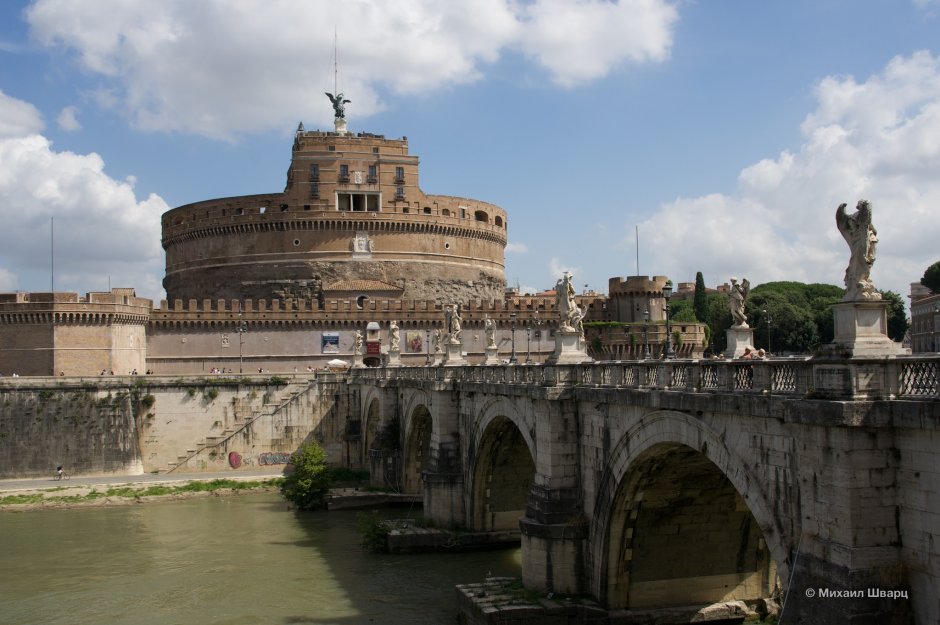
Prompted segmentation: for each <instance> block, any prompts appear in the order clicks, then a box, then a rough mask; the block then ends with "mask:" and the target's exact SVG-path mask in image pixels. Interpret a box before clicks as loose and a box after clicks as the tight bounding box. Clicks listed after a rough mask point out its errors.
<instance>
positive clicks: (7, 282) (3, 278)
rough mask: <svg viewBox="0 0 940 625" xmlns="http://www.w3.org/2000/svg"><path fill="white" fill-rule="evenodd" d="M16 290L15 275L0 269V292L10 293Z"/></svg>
mask: <svg viewBox="0 0 940 625" xmlns="http://www.w3.org/2000/svg"><path fill="white" fill-rule="evenodd" d="M14 290H16V275H15V274H13V273H11V272H9V271H7V270H6V269H4V268H3V267H0V291H2V292H10V291H14Z"/></svg>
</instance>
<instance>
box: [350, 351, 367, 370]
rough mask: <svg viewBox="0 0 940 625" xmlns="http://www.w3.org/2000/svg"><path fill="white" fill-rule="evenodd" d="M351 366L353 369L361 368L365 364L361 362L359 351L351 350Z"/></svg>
mask: <svg viewBox="0 0 940 625" xmlns="http://www.w3.org/2000/svg"><path fill="white" fill-rule="evenodd" d="M352 366H353V369H362V368H363V367H365V365H364V364H362V354H360V353H359V352H353V364H352Z"/></svg>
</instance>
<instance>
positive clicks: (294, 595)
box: [0, 494, 520, 625]
mask: <svg viewBox="0 0 940 625" xmlns="http://www.w3.org/2000/svg"><path fill="white" fill-rule="evenodd" d="M384 512H388V515H389V516H396V515H402V514H405V513H407V512H408V511H407V510H388V511H383V513H384ZM413 514H414V513H413V512H412V515H413ZM359 538H360V537H359V534H358V532H357V531H356V512H354V511H338V512H309V513H298V512H293V511H289V510H287V506H286V505H285V503H284V501H283V500H282V499H281V498H280V496H279V495H276V494H257V495H237V496H236V495H232V496H220V497H205V498H198V499H189V500H185V501H177V502H160V503H146V504H142V505H134V506H121V507H114V508H76V509H71V510H52V511H50V510H40V511H28V512H0V563H2V566H0V623H24V624H60V623H61V624H63V625H65V624H68V625H81V624H88V625H92V624H94V625H112V624H117V623H121V624H123V623H127V624H134V625H158V624H159V625H168V624H179V625H193V624H199V625H209V624H225V625H241V624H245V625H248V624H250V625H260V624H285V625H306V624H311V625H313V624H316V625H332V624H340V625H353V624H355V625H360V624H362V625H368V624H373V623H374V624H383V625H395V624H411V623H414V624H418V623H420V624H422V625H424V624H437V623H442V624H448V625H450V624H453V623H455V622H456V620H455V614H456V599H455V591H454V585H455V584H458V583H467V582H476V581H482V580H483V578H484V576H485V575H486V574H487V573H488V572H492V573H493V574H494V575H513V576H518V575H519V571H520V552H519V550H518V549H512V550H501V551H483V552H472V553H462V554H419V555H395V556H392V555H380V554H373V553H369V552H367V551H364V550H363V549H362V548H361V547H360V546H359Z"/></svg>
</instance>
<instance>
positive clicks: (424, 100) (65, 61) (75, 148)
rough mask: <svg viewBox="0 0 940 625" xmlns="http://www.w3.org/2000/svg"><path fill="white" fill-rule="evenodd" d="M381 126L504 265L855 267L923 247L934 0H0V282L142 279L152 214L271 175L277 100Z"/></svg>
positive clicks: (4, 285)
mask: <svg viewBox="0 0 940 625" xmlns="http://www.w3.org/2000/svg"><path fill="white" fill-rule="evenodd" d="M334 31H335V32H336V33H338V49H339V68H340V72H339V87H340V89H341V90H342V91H343V92H344V93H345V94H346V97H347V98H349V99H351V100H352V104H350V105H348V106H347V119H348V121H349V126H350V129H351V130H354V131H367V132H375V133H381V134H385V135H386V136H390V137H400V136H407V137H408V139H409V144H410V148H411V151H412V153H415V154H418V155H419V156H420V158H421V180H420V185H421V187H422V189H423V190H424V191H426V192H428V193H436V194H446V195H459V196H465V197H472V198H476V199H480V200H485V201H488V202H493V203H495V204H498V205H500V206H502V207H503V208H505V209H506V210H507V211H508V214H509V239H510V246H509V248H508V250H507V254H506V265H507V266H506V277H507V280H508V281H509V283H510V284H513V285H514V284H519V285H520V286H522V287H523V288H530V289H543V288H550V287H551V286H552V285H553V284H554V282H555V280H556V279H557V277H558V276H559V275H560V274H561V272H562V271H564V270H570V271H572V272H573V273H574V278H575V281H576V283H578V284H580V285H590V287H591V288H593V289H597V290H600V291H606V289H607V281H608V279H609V278H610V277H613V276H626V275H634V274H636V273H637V259H636V256H637V254H636V247H635V228H637V227H638V228H639V232H640V246H639V255H640V258H639V272H640V273H641V274H643V275H649V274H656V275H668V276H669V277H671V278H673V280H676V281H691V280H693V279H694V276H695V272H696V271H702V272H703V274H704V275H705V279H706V283H707V284H709V285H715V284H719V283H722V282H726V281H727V280H728V278H729V277H730V276H732V275H736V276H744V277H747V278H749V279H750V281H751V283H752V284H755V285H756V284H759V283H761V282H766V281H769V280H786V279H790V280H800V281H807V282H828V283H832V284H839V285H841V283H842V275H843V271H844V269H845V265H846V264H847V262H848V256H849V254H848V247H847V246H846V244H845V243H844V241H842V239H841V237H840V235H839V234H838V231H837V230H836V228H835V223H834V213H835V209H836V207H837V206H838V204H839V203H841V202H846V203H848V204H849V205H850V206H854V205H855V202H856V201H857V200H859V199H861V198H866V199H869V200H871V201H872V202H873V204H874V210H875V225H876V226H877V227H878V231H879V238H880V242H879V253H878V261H877V262H876V264H875V267H874V271H873V279H874V281H875V284H876V286H878V287H879V288H884V289H892V290H896V291H899V292H900V293H901V294H902V295H906V294H907V292H908V284H909V283H910V282H912V281H917V280H918V279H919V278H920V276H921V275H922V274H923V271H924V269H925V268H926V266H927V265H929V264H930V263H932V262H935V261H936V260H938V259H940V245H938V243H937V241H940V218H938V217H937V214H936V208H935V207H937V206H940V175H938V173H937V172H940V0H882V1H876V0H805V1H803V0H786V1H784V0H779V1H772V0H767V1H762V2H752V1H745V0H740V1H732V0H727V1H723V2H704V1H699V2H694V1H683V0H674V1H667V0H634V1H632V2H628V1H626V0H621V1H620V2H609V1H602V0H583V1H573V0H572V1H563V0H531V1H527V2H521V1H516V0H473V1H468V2H461V1H456V0H440V1H431V0H426V1H423V0H422V1H419V0H414V1H410V2H404V1H401V2H395V1H381V2H380V1H378V0H376V1H374V2H366V1H344V2H336V1H333V2H326V1H319V0H308V1H303V2H301V1H299V0H294V1H286V0H285V1H277V0H267V1H261V0H258V1H238V0H224V1H223V0H201V1H198V2H192V1H188V0H163V1H161V2H152V1H151V2H144V1H137V0H96V1H95V2H78V1H66V0H36V1H34V2H5V3H2V4H0V211H2V217H3V222H4V224H5V227H4V228H2V229H0V291H9V290H47V289H48V288H49V285H50V252H49V247H50V245H49V241H50V237H49V222H50V218H52V217H54V218H55V230H56V236H55V241H56V244H55V254H56V269H55V286H56V288H57V289H68V290H76V291H79V292H84V291H89V290H101V289H105V288H107V286H108V284H109V282H110V284H111V285H112V286H133V287H135V288H137V290H138V293H139V294H141V295H144V296H147V297H153V298H155V299H159V298H160V297H161V286H160V280H161V278H162V272H163V256H162V249H161V248H160V245H159V239H160V232H159V217H160V214H161V213H162V212H163V211H165V210H167V209H169V208H172V207H175V206H179V205H181V204H185V203H188V202H193V201H198V200H204V199H210V198H215V197H224V196H231V195H242V194H250V193H265V192H272V191H278V190H280V189H282V188H283V186H284V180H285V173H286V170H287V166H288V163H289V159H290V145H291V138H292V133H293V131H294V129H295V128H296V126H297V122H299V121H301V120H302V121H303V122H304V124H305V126H306V127H307V128H308V129H314V128H321V129H328V128H331V126H332V111H331V108H330V103H329V101H328V100H327V98H326V97H325V96H324V95H323V92H324V91H332V86H333V80H334V74H333V58H332V56H333V34H334Z"/></svg>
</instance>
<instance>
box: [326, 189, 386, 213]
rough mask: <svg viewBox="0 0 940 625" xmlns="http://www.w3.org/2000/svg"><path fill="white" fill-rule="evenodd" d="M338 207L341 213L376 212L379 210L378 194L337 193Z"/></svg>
mask: <svg viewBox="0 0 940 625" xmlns="http://www.w3.org/2000/svg"><path fill="white" fill-rule="evenodd" d="M336 207H337V210H341V211H353V212H363V211H374V212H378V210H379V194H378V193H337V194H336Z"/></svg>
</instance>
